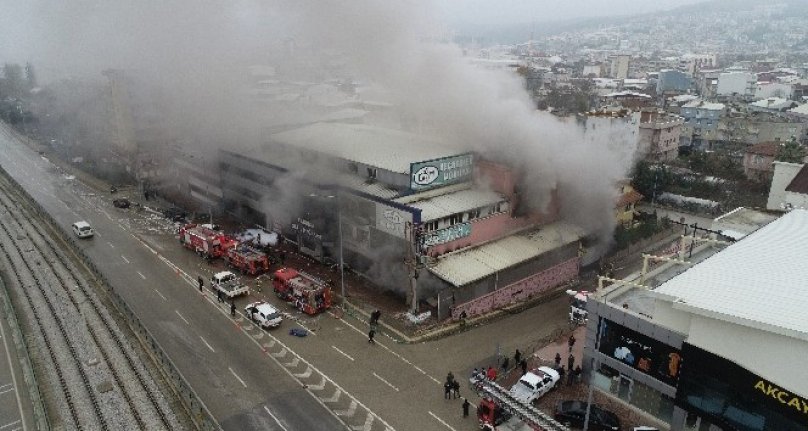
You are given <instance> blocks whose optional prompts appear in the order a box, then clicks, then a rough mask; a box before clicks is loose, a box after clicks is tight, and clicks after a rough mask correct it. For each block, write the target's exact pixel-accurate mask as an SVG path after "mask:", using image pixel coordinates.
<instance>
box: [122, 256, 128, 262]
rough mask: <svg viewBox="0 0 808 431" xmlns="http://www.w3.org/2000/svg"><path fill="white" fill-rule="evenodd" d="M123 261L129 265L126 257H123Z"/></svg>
mask: <svg viewBox="0 0 808 431" xmlns="http://www.w3.org/2000/svg"><path fill="white" fill-rule="evenodd" d="M121 259H123V261H124V262H126V263H129V259H127V258H126V256H124V255H121Z"/></svg>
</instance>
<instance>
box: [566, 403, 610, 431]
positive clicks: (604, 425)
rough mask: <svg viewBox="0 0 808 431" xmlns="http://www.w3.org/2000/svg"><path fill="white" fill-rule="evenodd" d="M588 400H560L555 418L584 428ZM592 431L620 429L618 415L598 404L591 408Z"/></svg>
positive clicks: (590, 425) (590, 422) (590, 421)
mask: <svg viewBox="0 0 808 431" xmlns="http://www.w3.org/2000/svg"><path fill="white" fill-rule="evenodd" d="M586 406H587V404H586V401H572V400H567V401H559V402H558V404H556V409H555V419H556V420H557V421H559V422H561V423H564V424H569V425H572V426H574V427H578V428H582V427H583V426H584V420H585V418H586ZM589 430H590V431H620V419H618V418H617V415H616V414H614V413H612V412H610V411H608V410H606V409H604V408H602V407H599V406H597V405H594V404H593V405H592V408H591V409H590V410H589Z"/></svg>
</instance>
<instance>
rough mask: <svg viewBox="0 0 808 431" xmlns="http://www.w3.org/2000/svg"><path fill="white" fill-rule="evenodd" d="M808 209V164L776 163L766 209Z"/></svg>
mask: <svg viewBox="0 0 808 431" xmlns="http://www.w3.org/2000/svg"><path fill="white" fill-rule="evenodd" d="M793 208H808V164H805V163H788V162H774V176H773V177H772V185H771V188H770V189H769V199H768V201H767V203H766V209H768V210H772V211H787V210H790V209H793Z"/></svg>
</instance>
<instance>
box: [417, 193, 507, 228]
mask: <svg viewBox="0 0 808 431" xmlns="http://www.w3.org/2000/svg"><path fill="white" fill-rule="evenodd" d="M411 199H412V197H407V199H406V200H407V201H408V202H409V203H407V205H409V206H411V207H413V208H420V209H421V220H422V221H425V222H427V221H430V220H439V219H442V218H444V217H448V216H450V215H452V214H458V213H462V212H466V211H470V210H473V209H475V208H482V207H485V206H488V205H493V204H496V203H497V202H503V201H505V197H504V196H502V195H501V194H499V193H496V192H492V191H488V190H479V189H468V190H461V191H458V192H454V193H447V194H445V195H440V196H435V197H432V198H428V199H424V200H420V201H412V200H411Z"/></svg>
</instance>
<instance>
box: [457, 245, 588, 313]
mask: <svg viewBox="0 0 808 431" xmlns="http://www.w3.org/2000/svg"><path fill="white" fill-rule="evenodd" d="M579 265H580V258H579V257H574V258H572V259H570V260H567V261H564V262H562V263H559V264H558V265H556V266H554V267H552V268H548V269H546V270H544V271H542V272H539V273H538V274H534V275H532V276H530V277H527V278H523V279H522V280H519V281H517V282H516V283H513V284H511V285H508V286H505V287H502V288H499V289H497V290H495V291H493V292H491V293H488V294H485V295H483V296H480V297H478V298H476V299H472V300H471V301H468V302H464V303H462V304H459V305H457V306H455V307H454V308H453V309H452V318H453V319H458V318H459V316H460V313H462V312H463V311H465V312H466V316H467V317H472V316H476V315H480V314H484V313H488V312H489V311H492V310H495V309H497V308H500V307H504V306H506V305H509V304H513V303H516V302H520V301H523V300H525V299H527V298H529V297H531V296H535V295H538V294H542V293H545V292H547V291H548V290H550V289H552V288H554V287H557V286H559V285H561V284H562V283H565V282H567V281H569V280H572V279H573V278H575V277H577V276H578V269H579Z"/></svg>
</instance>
